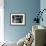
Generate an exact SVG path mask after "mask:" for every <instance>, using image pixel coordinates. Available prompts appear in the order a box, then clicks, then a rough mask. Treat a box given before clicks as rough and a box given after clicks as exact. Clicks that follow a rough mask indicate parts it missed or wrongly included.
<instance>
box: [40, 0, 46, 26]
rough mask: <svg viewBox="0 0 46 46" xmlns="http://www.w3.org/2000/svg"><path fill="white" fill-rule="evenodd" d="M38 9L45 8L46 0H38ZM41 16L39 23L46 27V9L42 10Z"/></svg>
mask: <svg viewBox="0 0 46 46" xmlns="http://www.w3.org/2000/svg"><path fill="white" fill-rule="evenodd" d="M40 9H41V11H42V10H43V9H46V0H41V1H40ZM42 17H43V22H42V21H40V25H42V26H45V27H46V10H45V11H44V12H43V15H42Z"/></svg>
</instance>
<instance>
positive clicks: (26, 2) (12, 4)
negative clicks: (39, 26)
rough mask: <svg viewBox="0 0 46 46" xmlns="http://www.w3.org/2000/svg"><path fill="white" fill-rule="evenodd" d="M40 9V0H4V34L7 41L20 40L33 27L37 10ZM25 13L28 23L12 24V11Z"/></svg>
mask: <svg viewBox="0 0 46 46" xmlns="http://www.w3.org/2000/svg"><path fill="white" fill-rule="evenodd" d="M39 9H40V0H4V36H5V40H7V41H18V40H19V39H20V38H22V37H24V36H25V35H26V34H27V33H28V32H29V31H31V29H32V24H33V23H34V22H33V19H34V17H36V14H35V13H36V12H37V11H39ZM16 11H20V12H22V13H25V16H26V25H24V26H11V25H10V13H16Z"/></svg>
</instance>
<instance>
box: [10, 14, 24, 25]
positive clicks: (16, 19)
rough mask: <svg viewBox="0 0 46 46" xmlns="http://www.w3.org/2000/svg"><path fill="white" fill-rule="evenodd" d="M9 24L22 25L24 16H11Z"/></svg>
mask: <svg viewBox="0 0 46 46" xmlns="http://www.w3.org/2000/svg"><path fill="white" fill-rule="evenodd" d="M11 24H12V25H24V24H25V14H11Z"/></svg>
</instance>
